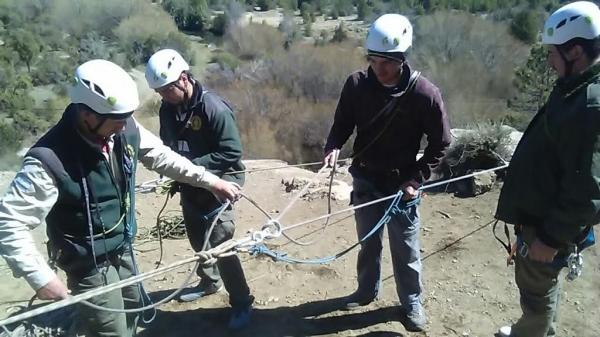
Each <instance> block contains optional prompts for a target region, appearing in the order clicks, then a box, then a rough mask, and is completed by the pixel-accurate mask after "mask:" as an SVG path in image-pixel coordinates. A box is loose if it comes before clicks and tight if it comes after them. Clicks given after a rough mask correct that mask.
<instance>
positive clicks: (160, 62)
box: [146, 49, 190, 89]
mask: <svg viewBox="0 0 600 337" xmlns="http://www.w3.org/2000/svg"><path fill="white" fill-rule="evenodd" d="M187 70H190V66H189V64H188V63H187V62H185V60H184V59H183V57H182V56H181V54H179V53H178V52H177V51H175V50H173V49H162V50H159V51H157V52H156V53H154V55H152V56H151V57H150V59H149V60H148V64H147V65H146V81H147V82H148V86H150V88H152V89H158V88H160V87H164V86H165V85H167V84H169V83H173V82H175V81H177V80H178V79H179V76H180V75H181V73H182V72H184V71H187Z"/></svg>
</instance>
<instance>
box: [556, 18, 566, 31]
mask: <svg viewBox="0 0 600 337" xmlns="http://www.w3.org/2000/svg"><path fill="white" fill-rule="evenodd" d="M566 23H567V19H564V20H562V21H561V22H559V23H558V24H557V25H556V29H558V28H560V27H562V26H564V25H565V24H566Z"/></svg>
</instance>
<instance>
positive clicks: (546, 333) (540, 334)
mask: <svg viewBox="0 0 600 337" xmlns="http://www.w3.org/2000/svg"><path fill="white" fill-rule="evenodd" d="M522 236H523V240H524V242H525V243H526V244H528V245H531V243H532V242H533V240H534V239H535V229H533V228H531V227H523V231H522ZM561 270H562V268H559V267H556V266H553V265H550V264H547V263H541V262H536V261H532V260H530V259H529V258H528V257H523V256H521V254H519V252H517V254H516V258H515V281H516V283H517V286H518V287H519V293H520V295H521V309H522V311H523V315H522V316H521V318H520V319H519V320H518V321H517V322H516V323H515V324H514V325H513V326H512V332H511V337H554V336H556V330H557V329H556V321H557V319H558V306H559V301H560V281H559V276H560V272H561Z"/></svg>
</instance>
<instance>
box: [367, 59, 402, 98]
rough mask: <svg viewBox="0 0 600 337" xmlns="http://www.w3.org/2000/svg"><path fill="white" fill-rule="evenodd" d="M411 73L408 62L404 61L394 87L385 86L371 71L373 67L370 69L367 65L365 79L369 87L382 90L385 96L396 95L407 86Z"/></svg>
mask: <svg viewBox="0 0 600 337" xmlns="http://www.w3.org/2000/svg"><path fill="white" fill-rule="evenodd" d="M411 73H412V70H411V68H410V66H409V65H408V62H404V64H403V66H402V75H401V77H400V81H399V82H398V84H397V85H396V86H395V87H386V86H384V85H382V84H381V83H379V80H377V76H376V75H375V72H374V71H373V69H371V67H369V68H368V69H367V80H368V81H369V82H368V83H369V84H370V85H371V87H372V88H374V89H375V90H376V91H379V92H383V93H384V94H385V95H386V96H396V95H398V94H400V93H402V92H403V91H405V90H406V88H407V87H408V83H409V79H410V74H411Z"/></svg>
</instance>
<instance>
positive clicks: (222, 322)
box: [138, 292, 404, 337]
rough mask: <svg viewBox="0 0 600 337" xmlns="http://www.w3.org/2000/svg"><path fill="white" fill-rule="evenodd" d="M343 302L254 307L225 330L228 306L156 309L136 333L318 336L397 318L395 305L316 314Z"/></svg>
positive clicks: (376, 335)
mask: <svg viewBox="0 0 600 337" xmlns="http://www.w3.org/2000/svg"><path fill="white" fill-rule="evenodd" d="M161 293H162V292H155V293H153V294H152V296H151V297H153V298H162V296H165V294H166V292H165V293H164V294H161ZM343 303H344V301H343V298H334V299H329V300H323V301H314V302H308V303H305V304H301V305H298V306H290V307H278V308H255V309H254V311H253V314H252V322H251V324H250V326H248V327H247V328H245V329H243V330H241V331H237V332H232V331H227V328H226V327H227V320H228V318H229V313H230V310H229V308H198V309H195V310H189V311H181V312H174V311H161V310H159V311H158V312H157V315H156V319H155V320H154V322H152V323H151V324H150V325H149V326H146V327H145V329H144V331H142V332H140V333H138V336H139V337H158V336H161V337H170V336H173V337H174V336H177V337H187V336H190V337H191V336H194V337H196V336H200V335H201V336H203V337H221V336H235V337H237V336H239V337H242V336H252V337H279V336H290V337H291V336H321V335H328V334H336V333H339V332H343V331H347V330H359V329H364V328H368V327H370V326H374V325H376V324H379V323H385V322H390V321H399V317H400V314H399V308H398V307H388V308H378V309H375V310H372V311H367V312H353V311H339V312H338V313H336V315H327V316H325V317H319V316H322V315H326V314H329V313H332V312H335V311H337V310H339V309H340V308H342V306H343ZM338 314H339V315H338ZM360 336H363V337H392V336H393V337H402V336H404V335H402V334H401V333H398V332H392V331H371V332H368V333H366V334H363V335H360Z"/></svg>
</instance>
